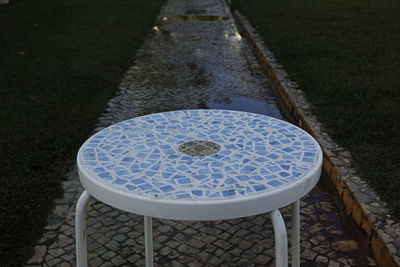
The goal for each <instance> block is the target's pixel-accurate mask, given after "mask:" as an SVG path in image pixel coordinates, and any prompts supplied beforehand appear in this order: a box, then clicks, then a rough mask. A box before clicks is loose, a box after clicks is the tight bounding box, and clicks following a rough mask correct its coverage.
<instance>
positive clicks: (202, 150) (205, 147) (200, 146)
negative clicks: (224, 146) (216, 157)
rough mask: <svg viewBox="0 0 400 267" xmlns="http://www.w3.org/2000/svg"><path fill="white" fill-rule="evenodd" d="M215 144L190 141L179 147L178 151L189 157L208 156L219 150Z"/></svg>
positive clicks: (204, 141)
mask: <svg viewBox="0 0 400 267" xmlns="http://www.w3.org/2000/svg"><path fill="white" fill-rule="evenodd" d="M220 148H221V147H220V146H219V145H218V144H217V143H214V142H212V141H206V140H192V141H189V142H186V143H183V144H181V145H180V146H179V151H180V152H182V153H183V154H186V155H190V156H199V157H201V156H209V155H212V154H215V153H217V152H218V151H219V150H220Z"/></svg>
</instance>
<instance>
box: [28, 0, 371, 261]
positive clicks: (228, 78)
mask: <svg viewBox="0 0 400 267" xmlns="http://www.w3.org/2000/svg"><path fill="white" fill-rule="evenodd" d="M282 106H283V105H282V103H281V102H280V100H279V98H278V97H277V95H276V92H275V91H274V88H272V86H271V81H270V80H269V79H268V78H267V77H266V76H265V75H264V74H263V71H262V69H261V67H260V65H259V64H258V63H257V60H256V58H255V56H254V55H253V53H252V50H251V47H250V46H249V44H248V42H247V40H246V38H244V37H243V36H241V34H240V33H239V31H238V29H237V27H236V25H235V21H234V20H233V17H232V15H231V13H230V11H229V8H228V6H227V5H226V3H225V1H223V0H202V1H199V0H169V1H168V2H167V3H166V5H165V6H164V7H163V9H162V11H161V14H160V16H159V17H158V19H157V22H156V26H155V27H154V32H152V33H151V34H150V35H149V36H148V38H147V40H146V42H145V44H144V46H143V47H142V49H141V50H140V51H139V52H138V54H137V55H136V61H135V63H134V65H133V66H132V68H131V69H130V70H129V71H128V72H127V74H126V76H125V77H124V80H123V82H122V84H121V86H120V91H119V93H118V95H117V96H116V97H115V98H114V99H112V100H110V102H109V108H108V110H107V112H106V113H105V114H104V115H103V117H102V118H101V119H100V122H99V127H98V128H97V129H96V131H98V130H100V129H102V128H104V127H106V126H108V125H110V124H113V123H116V122H119V121H122V120H125V119H128V118H132V117H136V116H140V115H144V114H147V113H150V112H151V113H153V112H161V111H167V110H177V109H191V108H226V109H238V110H245V111H250V112H257V113H263V114H267V115H270V116H274V117H277V118H280V119H286V120H289V121H290V117H289V116H288V113H287V111H285V110H284V109H283V108H282ZM322 180H324V179H322ZM63 188H64V192H65V193H64V196H63V197H62V198H60V199H57V200H56V201H55V203H56V204H55V208H54V211H53V213H52V214H51V215H50V217H49V218H48V225H47V226H46V228H45V232H44V234H43V237H42V238H41V239H40V240H39V241H38V244H37V246H36V247H35V255H34V256H33V257H32V258H31V259H30V260H29V261H28V263H27V265H29V266H33V265H35V266H55V265H59V266H71V265H72V266H73V265H75V238H74V235H75V234H74V226H75V225H74V217H75V205H76V201H77V198H78V196H79V195H80V193H81V192H82V190H83V189H82V187H81V185H80V183H79V180H78V177H77V173H76V171H75V170H73V171H71V173H70V175H69V178H68V181H66V182H64V186H63ZM322 188H323V185H319V186H318V187H316V188H315V189H314V190H313V191H312V192H311V193H310V194H308V195H307V196H306V197H304V198H303V199H302V201H301V240H302V241H301V261H302V262H303V263H305V264H309V265H310V266H313V264H319V265H328V264H329V265H330V266H349V265H357V266H374V265H376V262H375V259H374V257H373V256H372V252H371V250H370V249H369V248H368V246H367V245H365V244H364V243H363V239H362V236H360V235H359V234H358V232H357V230H356V229H355V228H353V226H352V224H351V221H349V219H348V218H347V217H346V216H343V213H344V210H343V207H341V206H337V205H336V203H335V200H334V198H332V196H331V195H330V194H329V193H328V192H327V191H326V190H324V189H322ZM282 213H283V216H284V217H285V220H286V222H288V223H287V224H288V226H289V235H290V223H289V222H290V220H289V219H290V210H289V209H283V210H282ZM143 231H144V229H143V217H142V216H137V215H134V214H128V213H126V212H122V211H120V210H117V209H114V208H112V207H110V206H107V205H105V204H103V203H100V202H97V201H93V202H92V203H91V205H90V208H89V212H88V250H89V254H88V259H89V265H91V266H124V265H125V266H144V236H143ZM153 231H154V232H153V236H154V250H155V252H154V256H155V259H154V261H155V265H156V266H256V265H262V266H269V265H273V264H274V241H273V240H274V239H273V230H272V225H271V221H270V220H269V217H268V216H267V215H266V214H263V215H258V216H253V217H249V218H242V219H235V220H226V221H225V220H224V221H213V222H181V221H171V220H160V219H154V220H153Z"/></svg>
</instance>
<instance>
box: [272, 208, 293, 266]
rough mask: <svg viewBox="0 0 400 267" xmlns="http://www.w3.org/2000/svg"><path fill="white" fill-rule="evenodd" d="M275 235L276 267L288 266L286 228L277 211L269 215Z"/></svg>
mask: <svg viewBox="0 0 400 267" xmlns="http://www.w3.org/2000/svg"><path fill="white" fill-rule="evenodd" d="M269 216H270V217H271V221H272V226H273V227H274V235H275V262H276V266H277V267H287V266H288V244H287V234H286V226H285V222H284V221H283V218H282V215H281V213H280V212H279V210H274V211H271V212H270V213H269Z"/></svg>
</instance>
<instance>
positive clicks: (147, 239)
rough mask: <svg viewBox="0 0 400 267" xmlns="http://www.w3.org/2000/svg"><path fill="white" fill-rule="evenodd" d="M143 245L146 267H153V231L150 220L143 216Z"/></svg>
mask: <svg viewBox="0 0 400 267" xmlns="http://www.w3.org/2000/svg"><path fill="white" fill-rule="evenodd" d="M144 244H145V251H146V267H153V229H152V220H151V217H149V216H144Z"/></svg>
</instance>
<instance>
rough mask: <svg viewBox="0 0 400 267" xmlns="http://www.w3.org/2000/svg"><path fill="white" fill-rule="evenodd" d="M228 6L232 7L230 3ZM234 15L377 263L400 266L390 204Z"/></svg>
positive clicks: (399, 227)
mask: <svg viewBox="0 0 400 267" xmlns="http://www.w3.org/2000/svg"><path fill="white" fill-rule="evenodd" d="M227 2H228V5H229V6H230V1H229V0H227ZM231 12H232V14H233V17H234V18H235V20H236V22H237V23H238V25H239V26H240V28H241V30H242V31H243V32H242V33H243V34H244V36H245V37H246V38H247V39H248V40H249V42H250V44H251V45H252V46H253V49H254V52H255V54H256V56H257V58H258V60H259V61H260V64H261V65H262V68H263V69H264V71H265V72H266V74H267V75H268V76H269V77H270V79H271V80H272V83H273V85H274V86H275V87H276V89H277V91H278V93H279V95H280V97H281V99H282V101H283V102H284V104H285V106H286V107H287V109H288V110H289V112H290V113H291V114H292V116H293V117H294V118H295V120H296V121H297V123H298V125H299V126H300V127H301V128H303V129H304V130H306V131H307V132H309V133H310V134H311V135H312V136H313V137H314V138H316V139H317V140H318V142H319V143H320V145H321V147H322V149H323V154H324V160H323V170H324V171H325V173H326V174H327V176H328V177H329V179H330V180H331V181H332V183H333V185H334V186H335V188H336V190H337V193H338V195H339V197H340V198H341V200H342V202H343V204H344V206H345V208H346V211H347V213H348V214H349V215H350V216H351V217H352V218H353V220H354V222H355V223H356V225H357V226H359V227H360V228H361V229H362V230H363V232H364V233H365V234H366V237H367V240H369V243H370V246H371V248H372V251H373V253H374V256H375V258H376V260H377V262H378V263H379V264H380V265H381V266H385V267H386V266H400V222H395V221H394V220H393V219H391V217H390V215H389V210H388V209H387V208H386V204H385V203H384V202H383V201H381V200H380V198H379V196H378V195H377V194H376V193H375V192H374V191H373V190H372V189H371V188H370V187H369V186H368V185H367V184H366V183H365V182H364V181H363V180H362V179H361V178H360V177H359V176H358V175H357V172H356V170H355V169H354V168H353V167H352V164H351V155H350V153H349V152H348V151H346V150H345V149H343V148H342V147H339V146H338V145H337V144H335V143H334V142H333V140H332V139H331V138H330V136H329V135H328V134H327V133H326V132H325V131H324V130H323V127H322V124H321V123H320V122H319V121H318V120H317V117H316V116H315V115H313V114H312V112H311V105H310V104H309V103H308V101H307V100H306V98H305V97H304V94H303V93H302V92H301V91H300V90H298V89H296V88H297V85H296V84H295V83H294V82H291V81H290V80H289V79H288V78H287V74H286V72H285V71H284V70H283V68H282V66H280V65H278V64H277V63H276V61H275V58H274V56H273V54H272V53H271V52H270V51H268V50H267V49H265V46H264V43H263V41H262V39H261V37H260V36H259V35H258V34H257V33H256V32H255V31H254V29H253V28H252V27H251V25H250V24H249V23H248V22H247V20H246V19H245V18H244V17H243V16H242V15H241V14H240V13H239V12H238V11H234V10H231Z"/></svg>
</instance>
